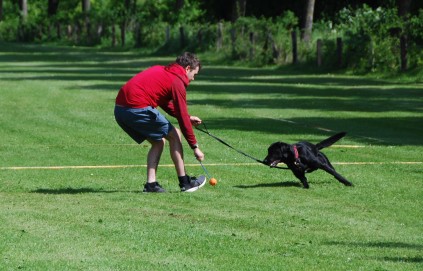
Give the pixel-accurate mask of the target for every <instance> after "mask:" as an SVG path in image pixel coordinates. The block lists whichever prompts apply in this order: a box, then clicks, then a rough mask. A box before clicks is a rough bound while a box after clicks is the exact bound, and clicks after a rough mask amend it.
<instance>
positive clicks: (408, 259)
mask: <svg viewBox="0 0 423 271" xmlns="http://www.w3.org/2000/svg"><path fill="white" fill-rule="evenodd" d="M326 245H334V246H347V247H360V248H363V247H364V248H365V247H368V248H380V249H389V248H391V249H410V250H417V251H421V250H423V245H421V244H410V243H403V242H368V243H365V242H339V241H333V242H328V243H326ZM376 259H377V260H380V261H390V262H400V263H401V262H403V263H422V262H423V257H406V256H405V257H404V256H398V257H388V256H387V257H379V258H376Z"/></svg>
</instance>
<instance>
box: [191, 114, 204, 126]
mask: <svg viewBox="0 0 423 271" xmlns="http://www.w3.org/2000/svg"><path fill="white" fill-rule="evenodd" d="M189 120H190V121H191V124H192V125H193V126H198V125H200V124H201V123H202V120H201V119H200V118H199V117H196V116H191V117H190V118H189Z"/></svg>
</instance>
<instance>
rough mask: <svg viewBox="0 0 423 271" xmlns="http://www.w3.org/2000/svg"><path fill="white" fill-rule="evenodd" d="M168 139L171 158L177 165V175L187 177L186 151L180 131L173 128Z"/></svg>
mask: <svg viewBox="0 0 423 271" xmlns="http://www.w3.org/2000/svg"><path fill="white" fill-rule="evenodd" d="M166 139H167V140H168V141H169V148H170V157H171V158H172V161H173V164H174V165H175V169H176V173H177V174H178V176H179V177H180V176H185V175H186V174H185V164H184V151H183V148H182V142H181V133H180V131H179V130H178V129H177V128H173V129H172V131H170V133H169V134H168V135H167V136H166Z"/></svg>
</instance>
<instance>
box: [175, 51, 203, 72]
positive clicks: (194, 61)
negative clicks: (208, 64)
mask: <svg viewBox="0 0 423 271" xmlns="http://www.w3.org/2000/svg"><path fill="white" fill-rule="evenodd" d="M176 63H178V64H179V65H181V66H182V67H184V68H186V67H188V66H190V68H191V69H192V70H193V69H195V68H197V67H198V69H199V70H201V63H200V60H199V59H198V58H197V56H196V55H195V54H193V53H190V52H185V53H183V54H182V55H180V56H178V57H177V58H176Z"/></svg>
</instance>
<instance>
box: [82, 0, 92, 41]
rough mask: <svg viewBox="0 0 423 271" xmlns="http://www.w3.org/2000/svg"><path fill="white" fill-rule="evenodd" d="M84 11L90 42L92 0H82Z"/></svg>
mask: <svg viewBox="0 0 423 271" xmlns="http://www.w3.org/2000/svg"><path fill="white" fill-rule="evenodd" d="M81 4H82V13H83V14H84V20H85V23H84V24H85V31H86V33H87V38H88V42H89V43H90V41H91V31H90V29H91V23H90V10H91V2H90V0H82V3H81Z"/></svg>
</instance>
